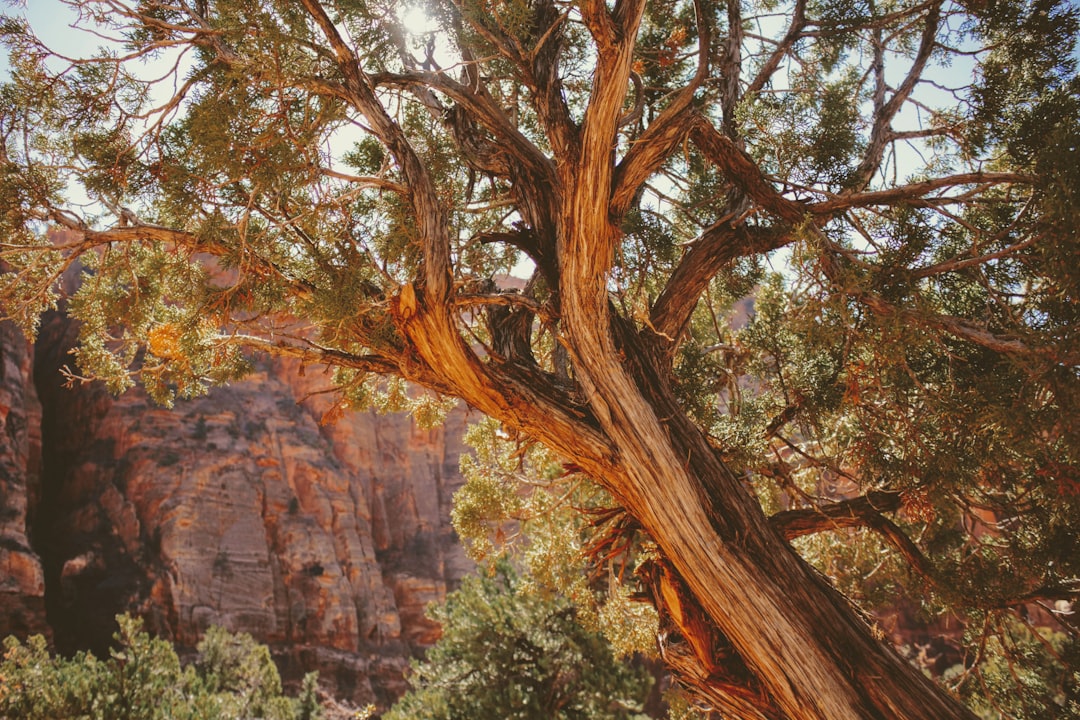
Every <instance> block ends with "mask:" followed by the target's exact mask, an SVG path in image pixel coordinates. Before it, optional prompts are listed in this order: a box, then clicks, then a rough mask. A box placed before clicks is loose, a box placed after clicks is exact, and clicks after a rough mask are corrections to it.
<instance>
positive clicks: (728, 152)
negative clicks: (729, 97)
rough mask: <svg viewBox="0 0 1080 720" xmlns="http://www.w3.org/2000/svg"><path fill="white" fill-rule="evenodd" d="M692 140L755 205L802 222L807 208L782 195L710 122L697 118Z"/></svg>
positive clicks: (794, 221) (748, 157) (787, 218)
mask: <svg viewBox="0 0 1080 720" xmlns="http://www.w3.org/2000/svg"><path fill="white" fill-rule="evenodd" d="M691 138H692V139H693V141H694V144H695V145H697V147H698V149H700V150H701V152H702V154H704V155H705V157H707V158H708V159H709V160H710V161H712V162H713V163H714V164H715V165H716V166H717V167H718V168H720V170H721V171H722V172H723V173H724V175H725V176H726V177H727V179H728V180H730V181H731V182H732V183H734V184H735V185H736V186H737V187H738V188H739V189H740V190H742V191H743V192H744V193H746V195H747V196H748V197H749V198H750V199H751V200H753V201H754V202H755V203H757V204H758V205H760V206H761V207H762V208H764V209H765V210H767V211H768V212H770V213H772V214H773V215H776V216H777V217H779V218H781V219H783V220H785V221H786V222H788V223H791V224H792V225H798V224H800V223H801V222H802V221H803V219H804V216H805V215H806V213H807V211H808V208H807V207H806V206H804V205H803V204H802V203H798V202H795V201H794V200H788V199H787V198H785V197H784V196H783V195H781V194H780V193H779V192H778V191H777V190H776V188H774V187H773V185H772V183H771V182H770V181H769V180H768V178H766V177H765V175H764V174H763V173H762V172H761V169H760V168H758V166H757V163H755V162H754V159H753V158H751V157H750V155H748V154H747V153H746V151H745V150H743V149H741V148H740V147H739V146H738V145H737V144H736V143H735V141H734V140H732V139H731V138H729V137H727V136H726V135H724V134H722V133H721V132H719V131H718V130H717V129H716V128H714V127H713V126H712V124H711V123H710V122H709V121H708V120H707V119H705V118H704V117H700V116H699V117H698V119H697V122H696V123H695V125H694V129H693V130H692V131H691Z"/></svg>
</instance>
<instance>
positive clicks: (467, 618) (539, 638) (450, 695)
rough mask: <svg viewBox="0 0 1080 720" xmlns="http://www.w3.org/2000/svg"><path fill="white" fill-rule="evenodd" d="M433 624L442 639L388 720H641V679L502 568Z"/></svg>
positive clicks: (549, 600)
mask: <svg viewBox="0 0 1080 720" xmlns="http://www.w3.org/2000/svg"><path fill="white" fill-rule="evenodd" d="M432 617H433V618H434V619H436V620H438V621H439V623H440V624H441V625H442V629H443V635H442V637H441V638H440V639H439V641H438V642H437V643H435V645H434V646H433V647H431V648H430V649H429V650H428V651H427V654H426V655H425V658H424V660H423V662H418V663H414V664H413V668H412V675H411V676H410V678H409V684H410V685H411V686H412V689H411V690H410V691H409V692H408V693H406V694H405V696H404V697H402V698H401V700H399V701H398V702H397V703H396V704H395V705H394V707H393V708H392V709H391V710H390V712H389V713H388V714H387V715H386V716H385V717H386V718H387V720H404V719H407V718H430V719H431V720H449V719H451V718H489V717H490V718H496V717H498V718H519V719H521V720H527V719H529V718H536V719H537V720H540V719H541V718H560V719H561V718H565V719H567V720H570V719H571V718H579V719H580V720H587V719H589V718H595V719H597V720H600V719H611V720H614V719H615V718H622V719H625V720H631V719H632V718H645V717H647V716H645V715H642V714H641V709H642V706H643V705H644V701H645V698H646V695H648V692H649V686H650V685H651V680H652V678H651V677H650V676H649V674H648V672H646V671H645V670H644V669H642V668H640V667H638V668H633V667H631V666H630V665H629V664H622V663H618V662H617V661H616V660H615V658H614V656H613V653H612V649H611V647H610V646H609V645H608V644H607V643H606V642H605V641H604V639H603V638H602V637H601V636H600V635H599V634H597V633H595V632H589V631H587V630H585V628H584V627H582V625H581V624H579V623H578V622H577V620H576V618H575V612H574V608H573V606H571V605H570V604H569V603H568V602H566V601H565V600H563V599H561V598H559V597H558V596H556V595H550V594H548V595H545V594H543V593H537V592H534V591H532V590H531V589H530V588H529V587H528V585H527V584H526V583H523V582H522V579H521V578H520V577H519V575H518V574H517V572H516V571H515V570H514V569H513V568H512V567H511V565H510V564H509V563H507V562H505V561H503V562H501V563H499V564H497V565H496V566H495V567H494V568H493V572H492V573H491V574H483V575H479V576H471V577H467V578H465V580H464V582H463V583H462V585H461V587H460V588H459V589H458V590H456V591H454V592H452V593H450V594H449V595H448V596H447V598H446V602H445V603H444V604H442V605H440V606H438V607H436V608H434V609H433V611H432Z"/></svg>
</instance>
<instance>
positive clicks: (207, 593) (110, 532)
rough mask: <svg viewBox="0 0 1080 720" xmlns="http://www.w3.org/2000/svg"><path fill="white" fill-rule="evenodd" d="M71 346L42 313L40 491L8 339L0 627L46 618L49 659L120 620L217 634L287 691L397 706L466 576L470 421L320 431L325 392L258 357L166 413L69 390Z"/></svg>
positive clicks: (293, 368)
mask: <svg viewBox="0 0 1080 720" xmlns="http://www.w3.org/2000/svg"><path fill="white" fill-rule="evenodd" d="M73 336H74V328H73V326H72V323H71V322H70V321H68V320H66V319H65V318H63V317H61V316H59V315H54V316H53V317H52V318H51V319H49V320H48V322H47V323H46V325H45V327H44V328H43V332H42V334H41V337H40V339H39V341H38V343H37V348H36V359H35V367H34V372H35V377H36V380H37V391H38V393H39V395H40V397H41V406H42V408H43V413H42V423H41V428H42V430H41V445H42V446H43V448H44V453H43V458H44V460H43V466H42V471H41V478H42V480H41V487H40V492H38V491H36V490H35V482H34V481H33V477H34V473H35V471H36V466H35V461H34V460H33V458H34V457H35V455H34V448H35V440H34V434H33V432H31V430H29V429H28V428H30V427H31V426H33V425H34V424H35V423H36V422H37V420H36V416H34V412H36V410H35V408H36V404H35V402H34V396H33V392H32V390H33V387H32V385H30V384H29V383H28V382H27V379H28V375H29V372H28V371H29V360H28V357H26V353H25V351H24V352H23V356H19V355H18V354H17V353H16V352H15V351H14V350H9V348H17V347H18V342H17V338H15V336H14V335H13V334H12V333H8V334H6V335H4V336H3V340H4V343H5V344H4V353H5V354H4V361H5V364H4V371H5V376H4V378H3V385H2V387H0V392H2V393H3V395H0V403H3V404H4V405H5V406H7V407H8V408H9V409H8V410H7V411H6V412H7V417H8V418H9V420H8V422H7V424H6V425H5V426H4V427H5V428H6V429H10V428H13V427H17V428H19V429H17V430H9V432H8V434H7V435H5V436H4V438H3V441H4V442H7V443H9V445H7V446H5V448H7V447H11V448H15V449H14V450H12V451H10V452H6V453H5V457H4V465H3V468H2V472H3V473H4V474H3V476H0V492H3V495H2V496H0V504H2V507H3V513H4V514H3V515H2V518H4V519H3V522H2V523H0V533H3V534H0V570H2V571H3V574H2V575H0V582H2V583H3V584H2V585H0V591H3V592H5V593H11V594H12V595H13V596H17V597H18V598H20V600H19V602H20V603H22V605H19V607H23V606H25V609H24V610H20V611H19V612H15V613H12V612H10V611H9V610H8V608H9V607H14V606H12V605H10V604H9V603H7V602H6V601H5V604H4V608H3V610H0V617H2V618H3V619H0V623H2V622H7V623H8V626H6V627H7V629H3V628H5V626H3V625H2V624H0V629H2V631H3V632H11V631H16V632H18V631H19V630H20V629H23V628H25V629H26V630H31V631H36V630H37V629H38V628H43V627H44V623H43V622H42V620H43V617H42V612H41V610H42V607H43V606H45V605H47V608H48V619H49V622H50V624H51V627H52V631H53V635H54V638H55V642H56V644H57V647H58V648H59V649H61V650H70V649H74V648H77V647H79V648H83V647H89V648H91V649H94V650H99V651H100V650H103V649H104V648H105V647H106V646H107V644H108V642H109V638H110V636H111V634H112V632H113V629H114V623H113V619H112V618H113V616H114V615H115V614H116V613H118V612H122V611H124V610H132V611H134V612H137V613H138V614H140V615H142V616H144V617H146V618H147V621H148V626H149V627H150V628H151V629H152V630H153V631H155V632H157V633H158V634H160V635H162V636H164V637H167V638H170V639H172V640H173V641H174V642H176V643H177V644H179V645H181V646H187V647H191V646H193V645H194V644H195V643H196V642H197V641H198V639H199V637H200V636H201V634H202V632H203V631H204V630H205V629H206V628H207V627H209V626H210V625H221V626H224V627H226V628H228V629H230V630H233V631H244V632H249V633H251V634H252V635H253V636H254V637H255V638H256V639H258V640H260V641H262V642H265V643H267V644H269V645H270V646H271V648H272V649H274V650H275V653H276V654H277V655H278V656H279V659H280V660H281V662H282V665H283V667H284V669H285V671H286V675H289V674H299V673H300V672H304V671H307V670H311V669H319V670H320V676H321V677H322V679H323V681H324V683H326V682H328V684H329V685H330V686H331V687H329V688H328V689H329V690H330V691H331V692H333V693H334V694H335V695H336V696H337V697H339V698H342V699H347V700H351V701H352V702H355V703H367V702H375V703H377V704H379V705H381V706H385V705H387V704H389V702H391V701H392V700H393V699H394V698H396V697H397V695H398V694H400V692H402V691H403V690H404V680H403V679H402V670H403V669H404V667H405V666H406V664H407V660H408V658H409V657H410V656H411V655H413V654H415V653H416V652H417V651H418V650H419V649H420V648H423V647H425V646H427V645H429V644H431V643H432V642H433V641H434V640H435V639H436V638H437V637H438V627H437V626H436V625H434V624H433V623H432V622H431V621H429V620H427V619H426V618H425V616H424V609H425V606H426V605H427V604H428V603H429V602H431V601H433V600H440V599H442V598H443V597H445V594H446V591H447V589H448V587H449V588H451V589H452V588H453V587H454V586H455V585H456V583H457V582H458V581H459V580H460V578H461V577H462V576H463V575H464V574H465V573H466V572H468V570H469V569H470V567H471V566H470V563H469V561H468V560H467V559H466V558H465V557H464V553H463V552H462V550H461V547H460V546H459V545H458V544H457V542H456V539H455V537H454V534H453V531H452V529H451V528H450V526H449V515H450V513H449V508H450V499H451V496H452V495H453V492H454V490H456V489H457V487H458V486H459V484H460V482H461V479H460V476H459V473H458V457H459V455H460V454H461V452H462V451H463V448H462V445H461V440H460V438H461V437H462V435H463V432H464V425H465V423H466V413H465V412H464V411H463V410H456V411H454V412H453V413H451V415H450V417H449V418H448V420H447V422H446V424H445V425H444V426H443V427H441V428H439V429H436V430H431V431H420V430H417V429H415V428H414V427H413V426H412V424H411V422H410V420H409V419H408V418H407V417H402V416H393V415H388V416H377V415H375V414H374V413H353V414H350V415H347V416H346V417H345V418H343V419H342V420H340V421H338V422H337V424H334V425H330V426H320V425H319V423H318V420H319V419H320V418H321V417H322V415H323V413H324V412H325V410H326V409H327V408H328V407H329V403H330V402H331V400H330V399H329V398H328V397H327V395H326V394H325V393H324V394H318V392H317V391H319V390H324V389H326V388H327V387H328V386H329V380H328V377H327V376H325V375H323V373H322V372H321V371H319V370H318V369H313V368H308V369H307V372H306V373H303V374H302V373H301V372H300V368H299V367H298V366H297V365H294V364H289V363H277V362H271V361H269V360H267V361H262V362H259V363H258V365H257V371H256V373H255V374H254V375H252V376H251V377H249V378H248V379H246V380H245V381H244V382H240V383H236V384H234V385H232V386H229V387H223V388H217V389H214V390H213V391H212V392H211V393H210V395H209V396H206V397H202V398H198V399H195V400H190V401H178V402H177V404H176V407H175V408H174V409H172V410H168V409H164V408H160V407H157V406H155V405H153V404H152V403H151V402H149V401H148V400H147V398H146V396H145V395H144V394H143V393H142V392H140V391H131V392H129V393H127V394H125V395H123V396H122V397H120V398H115V397H113V396H111V395H109V394H108V392H107V391H105V390H104V388H102V387H100V386H98V385H80V386H77V387H74V388H68V387H64V382H63V377H62V376H61V375H60V373H59V372H58V369H59V368H60V367H61V366H63V365H64V364H66V363H68V362H70V359H69V358H68V356H67V354H66V353H67V349H68V348H69V347H70V346H71V344H72V342H73V339H74V337H73ZM13 338H15V339H13ZM20 357H22V358H23V359H18V358H20ZM9 377H10V381H9ZM312 393H316V394H312ZM305 398H306V399H305ZM16 401H17V402H16ZM19 403H22V404H21V405H20V404H19ZM0 412H2V411H0ZM20 418H22V419H20ZM13 423H14V424H13ZM20 473H21V474H20ZM28 505H29V506H31V507H32V512H31V517H32V518H33V521H32V522H31V529H32V531H33V532H32V536H33V537H32V543H31V542H30V540H29V539H28V536H27V530H26V526H27V523H26V516H27V507H28ZM31 547H32V548H33V550H31V549H30V548H31ZM35 551H36V554H35ZM38 556H40V557H41V559H42V562H41V563H37V557H38ZM42 567H44V581H42V577H43V575H42ZM9 585H10V586H11V589H10V590H9V589H8V587H9ZM35 603H36V605H35ZM9 615H11V616H12V617H6V616H9ZM19 623H22V624H21V625H20V624H19ZM19 634H25V633H21V632H20V633H19Z"/></svg>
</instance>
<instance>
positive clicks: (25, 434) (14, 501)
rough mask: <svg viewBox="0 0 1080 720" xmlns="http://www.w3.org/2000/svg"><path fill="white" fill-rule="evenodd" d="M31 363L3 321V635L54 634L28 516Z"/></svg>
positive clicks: (33, 457)
mask: <svg viewBox="0 0 1080 720" xmlns="http://www.w3.org/2000/svg"><path fill="white" fill-rule="evenodd" d="M32 364H33V353H32V352H31V349H30V347H29V345H28V344H27V342H26V340H25V339H24V338H23V336H22V333H20V332H19V331H18V330H17V329H16V328H15V326H14V325H12V324H11V323H9V322H4V323H0V637H7V636H8V635H10V634H16V635H20V636H25V635H30V634H34V633H42V634H45V635H48V634H49V632H50V631H49V626H48V623H47V621H46V619H45V573H44V570H43V569H42V566H41V559H40V558H39V557H38V555H37V553H35V552H34V550H33V549H32V547H31V541H30V533H29V525H28V517H27V515H28V512H29V510H30V509H31V508H32V507H33V506H34V505H35V504H36V501H37V498H38V497H39V496H40V494H41V487H40V472H41V404H40V403H39V402H38V397H37V392H36V390H35V389H34V383H33V378H32V370H33V368H32Z"/></svg>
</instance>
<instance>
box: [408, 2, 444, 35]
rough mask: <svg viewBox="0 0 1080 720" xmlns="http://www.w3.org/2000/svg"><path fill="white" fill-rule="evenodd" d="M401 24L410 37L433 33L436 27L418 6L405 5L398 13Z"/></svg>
mask: <svg viewBox="0 0 1080 720" xmlns="http://www.w3.org/2000/svg"><path fill="white" fill-rule="evenodd" d="M398 18H400V19H401V24H402V25H404V26H405V29H406V30H407V31H408V32H409V33H410V34H412V35H423V34H424V33H429V32H435V31H436V30H437V29H438V26H437V25H436V24H435V21H434V20H432V19H431V18H430V17H429V16H428V14H427V12H426V11H425V10H424V8H423V7H422V6H420V5H407V6H405V7H403V8H402V9H401V10H400V11H399V12H398Z"/></svg>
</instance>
